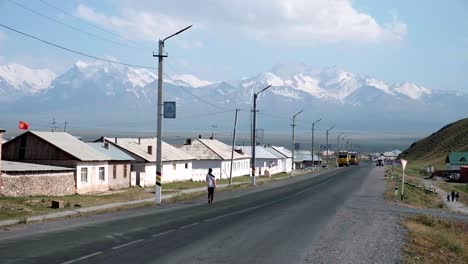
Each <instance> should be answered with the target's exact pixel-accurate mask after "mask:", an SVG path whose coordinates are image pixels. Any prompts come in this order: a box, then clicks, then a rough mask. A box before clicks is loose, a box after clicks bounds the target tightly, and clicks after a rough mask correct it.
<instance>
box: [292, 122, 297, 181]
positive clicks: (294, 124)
mask: <svg viewBox="0 0 468 264" xmlns="http://www.w3.org/2000/svg"><path fill="white" fill-rule="evenodd" d="M295 127H296V116H293V123H292V165H291V166H292V167H291V169H292V173H294V167H295V166H294V150H295V148H296V136H295V134H294V133H295V129H294V128H295Z"/></svg>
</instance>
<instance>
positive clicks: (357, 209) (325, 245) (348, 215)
mask: <svg viewBox="0 0 468 264" xmlns="http://www.w3.org/2000/svg"><path fill="white" fill-rule="evenodd" d="M383 175H384V174H383V169H382V168H374V169H373V170H372V172H371V173H370V174H369V175H368V176H367V178H366V180H365V182H364V183H363V185H362V187H361V188H360V190H358V191H357V192H355V193H354V194H353V196H352V198H351V199H349V200H348V201H347V202H346V203H345V204H344V206H343V207H341V208H340V209H339V210H338V211H337V213H336V215H335V216H334V218H333V219H332V220H331V221H330V222H329V224H328V225H327V227H326V228H324V229H323V230H322V231H321V232H320V234H319V237H318V239H317V240H315V241H314V243H313V245H312V247H311V249H310V252H309V253H308V254H307V257H306V259H305V261H304V263H393V264H394V263H400V262H401V256H402V252H401V249H402V246H403V245H404V243H405V236H406V231H405V229H403V228H401V227H400V226H399V224H398V222H399V221H400V217H399V216H398V214H395V213H394V212H392V210H388V209H389V207H390V206H391V205H390V204H389V203H387V202H386V201H384V198H383V193H384V190H385V180H384V178H383ZM324 197H326V194H324ZM329 198H331V199H333V197H329Z"/></svg>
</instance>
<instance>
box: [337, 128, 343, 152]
mask: <svg viewBox="0 0 468 264" xmlns="http://www.w3.org/2000/svg"><path fill="white" fill-rule="evenodd" d="M343 134H344V132H341V133H340V134H338V139H337V140H336V152H337V153H338V152H339V151H340V137H341V136H342V135H343Z"/></svg>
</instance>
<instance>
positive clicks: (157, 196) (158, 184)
mask: <svg viewBox="0 0 468 264" xmlns="http://www.w3.org/2000/svg"><path fill="white" fill-rule="evenodd" d="M191 27H192V25H190V26H188V27H186V28H184V29H181V30H179V31H177V32H176V33H174V34H172V35H170V36H169V37H166V38H165V39H162V40H159V52H158V54H157V55H156V54H154V53H153V57H158V102H157V104H158V105H157V114H156V115H157V123H156V130H157V135H156V191H155V199H156V203H161V189H162V185H161V181H162V117H163V58H164V57H167V55H164V54H163V53H164V41H166V40H167V39H169V38H172V37H174V36H176V35H178V34H180V33H182V32H184V31H185V30H187V29H189V28H191Z"/></svg>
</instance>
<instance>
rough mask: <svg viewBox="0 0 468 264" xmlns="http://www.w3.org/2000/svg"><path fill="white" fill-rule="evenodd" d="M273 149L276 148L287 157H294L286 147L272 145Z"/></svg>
mask: <svg viewBox="0 0 468 264" xmlns="http://www.w3.org/2000/svg"><path fill="white" fill-rule="evenodd" d="M271 148H272V149H273V150H276V151H277V152H279V153H280V154H281V155H283V156H285V157H286V158H292V152H291V151H290V150H289V149H287V148H285V147H278V146H271Z"/></svg>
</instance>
